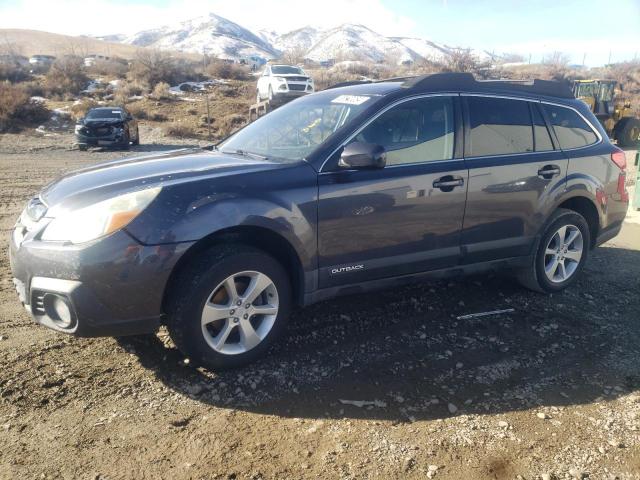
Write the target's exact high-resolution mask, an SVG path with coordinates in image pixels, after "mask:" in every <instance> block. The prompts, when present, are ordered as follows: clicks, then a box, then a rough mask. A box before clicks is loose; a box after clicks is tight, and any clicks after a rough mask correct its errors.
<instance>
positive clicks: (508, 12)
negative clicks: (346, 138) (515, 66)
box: [0, 0, 640, 66]
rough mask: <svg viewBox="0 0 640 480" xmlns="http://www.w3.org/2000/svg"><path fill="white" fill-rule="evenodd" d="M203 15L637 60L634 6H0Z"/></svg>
mask: <svg viewBox="0 0 640 480" xmlns="http://www.w3.org/2000/svg"><path fill="white" fill-rule="evenodd" d="M301 5H304V8H300V7H301ZM313 5H317V6H318V8H313ZM209 12H213V13H216V14H218V15H220V16H222V17H225V18H228V19H229V20H232V21H234V22H236V23H238V24H240V25H242V26H243V27H246V28H249V29H251V30H253V31H256V30H260V29H266V30H270V31H276V32H279V33H284V32H287V31H290V30H294V29H296V28H300V27H303V26H307V25H312V26H316V27H320V28H328V27H335V26H338V25H340V24H342V23H358V24H362V25H366V26H367V27H369V28H371V29H373V30H374V31H376V32H378V33H381V34H384V35H388V36H409V37H421V38H426V39H428V40H432V41H435V42H439V43H444V44H447V45H450V46H459V47H471V48H474V49H479V50H487V51H490V52H491V51H495V52H496V53H519V54H521V55H524V56H525V58H526V59H527V60H528V59H529V56H531V61H532V62H539V61H541V60H542V59H543V58H544V56H545V55H550V54H551V53H553V52H555V51H560V52H564V53H566V54H568V55H569V56H570V58H571V63H575V64H582V63H583V60H584V63H586V64H587V65H589V66H598V65H602V64H605V63H607V62H608V61H609V57H610V58H611V61H614V62H615V61H623V60H631V59H634V58H640V0H608V1H607V0H528V1H526V0H475V1H474V0H321V1H319V2H311V3H306V4H305V3H304V2H302V3H301V1H300V0H272V1H269V0H233V1H229V0H210V1H203V0H182V1H174V0H0V28H29V29H36V30H45V31H50V32H55V33H62V34H67V35H85V34H88V35H106V34H114V33H125V34H130V33H135V32H138V31H140V30H144V29H149V28H154V27H158V26H162V25H166V24H174V23H176V22H179V21H182V20H186V19H189V18H193V17H197V16H200V15H205V14H207V13H209Z"/></svg>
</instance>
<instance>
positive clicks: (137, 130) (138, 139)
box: [132, 128, 140, 145]
mask: <svg viewBox="0 0 640 480" xmlns="http://www.w3.org/2000/svg"><path fill="white" fill-rule="evenodd" d="M132 143H133V145H140V129H138V128H136V139H135V140H134V141H133V142H132Z"/></svg>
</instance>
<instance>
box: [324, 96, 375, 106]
mask: <svg viewBox="0 0 640 480" xmlns="http://www.w3.org/2000/svg"><path fill="white" fill-rule="evenodd" d="M369 98H371V97H365V96H362V95H340V96H339V97H336V98H334V99H333V100H331V103H343V104H345V105H362V104H363V103H364V102H366V101H367V100H369Z"/></svg>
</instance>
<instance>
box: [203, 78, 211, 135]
mask: <svg viewBox="0 0 640 480" xmlns="http://www.w3.org/2000/svg"><path fill="white" fill-rule="evenodd" d="M204 94H205V96H206V97H207V138H208V139H209V140H211V111H210V110H209V92H207V91H206V90H205V93H204Z"/></svg>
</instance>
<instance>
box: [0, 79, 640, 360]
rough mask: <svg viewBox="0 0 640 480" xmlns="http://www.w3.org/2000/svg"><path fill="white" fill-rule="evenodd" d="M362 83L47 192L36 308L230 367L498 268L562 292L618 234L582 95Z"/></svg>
mask: <svg viewBox="0 0 640 480" xmlns="http://www.w3.org/2000/svg"><path fill="white" fill-rule="evenodd" d="M349 83H350V84H349V85H343V86H341V87H336V88H329V89H326V90H323V91H322V92H318V93H315V94H313V95H308V96H306V97H304V98H299V99H296V100H294V101H292V102H289V103H287V104H286V105H284V106H282V107H280V108H278V109H275V110H273V111H272V112H271V113H269V114H267V115H265V116H263V117H261V118H259V119H258V120H256V121H255V122H253V123H251V124H249V125H248V126H246V127H245V128H243V129H242V130H240V131H238V132H237V133H235V134H234V135H232V136H231V137H229V138H228V139H227V140H225V141H224V142H222V143H221V144H219V145H218V146H217V148H215V149H213V151H208V150H196V149H193V150H183V151H180V152H176V153H174V154H161V155H158V156H156V157H145V158H143V159H138V160H136V159H123V160H118V161H113V162H110V163H103V164H101V165H96V166H93V167H91V168H87V169H84V170H80V171H78V172H76V173H71V174H68V175H66V176H64V177H62V178H61V179H59V180H57V181H55V182H53V183H50V184H49V185H48V186H46V187H45V188H44V189H43V190H42V191H41V192H39V193H38V194H37V195H36V196H34V198H33V199H32V200H31V201H30V202H29V203H28V204H27V206H26V208H25V210H24V212H23V213H22V215H21V217H20V218H19V220H18V222H17V225H16V227H15V229H14V232H13V235H12V240H11V246H10V258H11V266H12V271H13V276H14V283H15V285H16V289H17V291H18V295H19V297H20V299H21V301H22V302H23V303H24V304H25V306H26V308H27V310H28V311H30V312H31V314H32V315H33V317H34V319H35V320H36V321H37V322H39V323H41V324H43V325H46V326H47V327H50V328H53V329H55V330H58V331H60V332H65V333H69V334H74V335H80V336H99V335H116V336H119V335H125V334H138V333H148V332H154V331H155V330H156V329H157V328H158V327H159V325H161V324H164V325H166V326H167V328H168V330H169V333H170V335H171V338H172V339H173V340H174V342H175V344H176V345H177V347H178V348H179V349H180V350H182V352H184V354H185V355H186V356H187V357H188V358H189V359H190V360H191V364H193V365H206V366H208V367H212V368H230V367H237V366H240V365H244V364H246V363H248V362H251V361H253V360H256V359H257V358H258V357H259V356H260V355H263V354H265V353H266V352H267V351H268V349H269V347H270V346H271V345H272V344H273V342H274V341H275V340H276V339H277V338H278V337H279V336H280V335H281V334H282V333H283V331H284V328H285V325H286V322H287V317H288V315H289V312H290V311H291V308H292V307H293V306H304V305H309V304H311V303H313V302H317V301H320V300H326V299H329V298H333V297H335V296H337V295H345V294H352V293H356V292H359V293H362V292H367V291H371V290H374V289H381V288H393V287H396V286H398V285H402V284H407V283H415V282H418V281H419V280H421V279H428V278H443V277H447V276H457V275H465V274H477V273H479V272H490V271H494V270H503V271H507V272H510V273H511V274H513V275H514V276H515V277H516V278H518V279H519V281H520V282H521V283H522V284H523V285H524V286H525V287H527V288H530V289H532V290H535V291H538V292H546V293H556V292H560V291H562V290H563V289H565V288H567V287H569V286H570V285H572V284H573V283H574V282H575V281H576V279H577V278H578V276H579V274H580V272H581V270H582V269H583V267H584V265H585V263H586V261H587V258H588V256H589V252H590V251H591V250H592V249H593V248H595V247H597V246H598V245H600V244H602V243H603V242H605V241H607V240H609V239H611V238H613V237H614V236H616V235H617V234H618V232H620V229H621V227H622V223H623V220H624V218H625V214H626V212H627V207H628V204H629V197H628V194H627V191H626V188H625V179H626V161H625V154H624V152H623V151H622V150H620V149H619V148H618V147H616V146H614V145H612V144H611V142H610V141H609V139H608V137H607V135H606V132H605V131H604V129H603V127H602V125H601V124H600V123H599V122H598V120H597V119H596V118H595V116H594V115H593V113H592V112H591V111H590V110H589V107H588V106H587V105H586V104H585V103H584V102H582V101H580V100H577V99H575V98H574V96H573V94H572V92H571V90H570V89H569V88H568V87H567V86H566V85H564V84H560V83H556V82H545V81H535V82H533V83H532V84H511V83H507V82H502V81H496V82H492V81H476V80H475V79H474V78H473V76H471V75H470V74H439V75H431V76H425V77H417V78H413V79H409V80H406V79H405V80H403V79H394V80H392V81H382V82H370V81H369V82H361V83H360V84H353V83H354V82H349ZM356 83H357V82H356ZM487 301H488V302H491V300H490V299H488V300H487ZM489 306H493V304H492V303H489ZM300 320H302V318H298V321H300Z"/></svg>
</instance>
